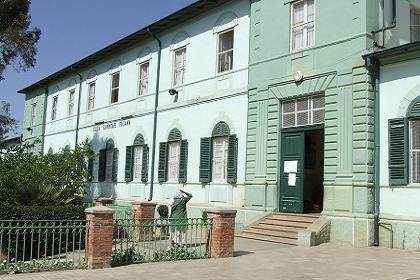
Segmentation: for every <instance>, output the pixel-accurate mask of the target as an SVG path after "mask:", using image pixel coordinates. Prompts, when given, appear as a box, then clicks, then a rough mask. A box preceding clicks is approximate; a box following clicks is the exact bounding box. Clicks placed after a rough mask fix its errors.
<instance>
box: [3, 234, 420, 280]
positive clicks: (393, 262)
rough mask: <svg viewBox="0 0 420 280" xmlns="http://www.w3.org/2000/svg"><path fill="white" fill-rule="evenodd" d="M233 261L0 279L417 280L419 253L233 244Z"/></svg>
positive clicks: (238, 241) (419, 275)
mask: <svg viewBox="0 0 420 280" xmlns="http://www.w3.org/2000/svg"><path fill="white" fill-rule="evenodd" d="M235 242H236V244H235V247H236V252H235V257H234V258H229V259H210V260H192V261H177V262H166V263H149V264H136V265H129V266H123V267H117V268H110V269H102V270H93V271H92V270H90V271H89V270H73V271H61V272H45V273H28V274H19V275H2V276H0V280H6V279H10V280H12V279H13V280H15V279H21V280H26V279H28V280H29V279H39V280H46V279H48V280H67V279H68V280H70V279H86V280H96V279H98V280H107V279H123V280H134V279H135V280H138V279H147V280H154V279H186V280H193V279H200V280H218V279H229V280H246V279H252V280H259V279H381V280H382V279H405V280H408V279H409V280H414V279H419V280H420V252H412V251H402V250H397V249H387V248H353V247H347V246H342V245H335V244H323V245H321V246H317V247H313V248H302V247H293V246H286V245H279V244H275V243H266V242H259V241H253V240H246V239H236V240H235Z"/></svg>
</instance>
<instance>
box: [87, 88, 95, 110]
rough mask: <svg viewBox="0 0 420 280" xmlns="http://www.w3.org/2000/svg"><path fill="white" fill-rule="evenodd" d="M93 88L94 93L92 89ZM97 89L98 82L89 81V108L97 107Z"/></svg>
mask: <svg viewBox="0 0 420 280" xmlns="http://www.w3.org/2000/svg"><path fill="white" fill-rule="evenodd" d="M92 88H93V93H92V90H91V89H92ZM95 91H96V82H90V83H88V100H87V110H88V111H90V110H93V109H95Z"/></svg>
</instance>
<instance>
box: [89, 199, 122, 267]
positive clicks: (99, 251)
mask: <svg viewBox="0 0 420 280" xmlns="http://www.w3.org/2000/svg"><path fill="white" fill-rule="evenodd" d="M114 212H115V210H114V209H110V208H107V207H104V206H95V207H91V208H88V209H86V210H85V213H86V220H87V221H88V222H89V236H88V244H87V246H88V247H87V261H88V268H89V269H95V268H106V267H111V259H112V232H113V229H112V223H113V219H114Z"/></svg>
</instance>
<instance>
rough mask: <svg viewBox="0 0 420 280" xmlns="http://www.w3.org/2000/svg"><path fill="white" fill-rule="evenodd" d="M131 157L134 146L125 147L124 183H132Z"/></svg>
mask: <svg viewBox="0 0 420 280" xmlns="http://www.w3.org/2000/svg"><path fill="white" fill-rule="evenodd" d="M133 156H134V146H127V147H126V148H125V173H124V174H125V181H126V182H131V181H133Z"/></svg>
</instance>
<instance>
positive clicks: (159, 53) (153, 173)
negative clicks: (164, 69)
mask: <svg viewBox="0 0 420 280" xmlns="http://www.w3.org/2000/svg"><path fill="white" fill-rule="evenodd" d="M147 32H148V33H149V34H150V36H152V37H153V38H154V39H155V40H156V41H157V42H158V46H159V50H158V61H157V71H156V89H155V92H156V93H155V109H154V111H153V140H152V172H151V178H152V179H151V181H150V193H149V199H148V200H149V201H151V200H152V199H153V183H154V179H155V178H154V177H155V154H156V128H157V109H158V105H159V80H160V58H161V55H162V42H161V41H160V40H159V38H158V37H156V36H155V34H153V33H152V32H151V31H150V29H149V28H147Z"/></svg>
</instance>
